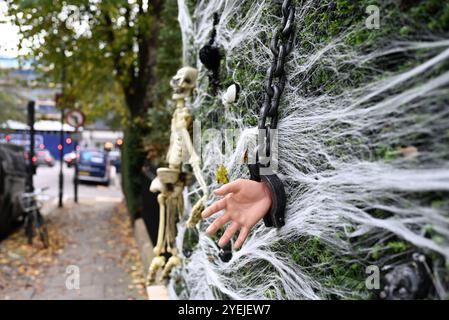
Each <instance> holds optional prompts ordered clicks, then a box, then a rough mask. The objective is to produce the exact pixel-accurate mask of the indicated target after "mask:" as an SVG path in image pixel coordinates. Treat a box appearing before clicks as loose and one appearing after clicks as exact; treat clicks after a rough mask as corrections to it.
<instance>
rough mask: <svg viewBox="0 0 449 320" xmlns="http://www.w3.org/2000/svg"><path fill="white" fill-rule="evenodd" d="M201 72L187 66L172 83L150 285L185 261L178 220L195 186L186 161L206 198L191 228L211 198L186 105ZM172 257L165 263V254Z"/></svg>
mask: <svg viewBox="0 0 449 320" xmlns="http://www.w3.org/2000/svg"><path fill="white" fill-rule="evenodd" d="M197 76H198V71H197V70H196V69H194V68H191V67H184V68H182V69H180V70H178V72H177V73H176V75H175V76H174V77H173V78H172V80H171V81H170V85H171V87H172V88H173V96H172V99H173V100H175V102H176V109H175V112H174V113H173V117H172V121H171V134H170V146H169V149H168V153H167V162H168V168H159V169H157V178H156V179H154V180H153V182H152V183H151V186H150V191H151V192H160V194H159V195H158V197H157V200H158V203H159V208H160V209H159V230H158V239H157V243H156V246H155V247H154V254H155V257H154V259H153V261H152V262H151V265H150V269H149V272H148V279H147V280H148V283H149V284H153V283H154V282H155V280H156V274H157V272H158V270H159V269H162V268H164V269H163V272H162V275H161V280H165V279H166V278H167V277H168V276H169V274H170V271H171V270H172V269H173V268H174V267H176V266H178V265H180V264H181V258H180V257H179V256H178V251H177V249H176V244H175V238H176V220H177V219H176V218H177V217H178V219H179V220H181V218H182V215H183V212H184V201H183V194H182V191H183V190H184V187H185V186H188V185H190V184H191V180H192V179H191V178H192V177H191V174H190V175H189V174H188V173H185V172H182V170H181V168H182V164H183V160H185V159H187V160H188V163H189V164H190V165H191V166H192V169H193V174H194V176H195V178H196V180H197V181H198V184H199V185H200V187H201V189H202V192H203V196H202V198H201V199H200V200H198V202H197V203H196V204H195V205H194V206H193V208H192V211H191V213H190V216H189V219H188V221H187V226H188V227H190V228H194V227H195V226H196V224H197V223H198V221H199V220H200V219H201V211H202V210H203V209H204V205H203V203H204V201H205V200H206V199H207V196H208V189H207V186H206V183H205V181H204V178H203V176H202V173H201V170H200V158H199V157H198V155H197V154H196V153H195V150H194V148H193V144H192V140H191V138H190V133H189V130H188V129H189V127H190V126H191V124H192V115H191V112H190V109H189V108H188V107H187V106H186V99H187V98H188V97H189V96H191V94H192V92H193V90H194V88H195V86H196V79H197ZM167 253H169V254H171V257H170V258H169V259H168V261H167V263H165V262H166V261H165V259H166V258H165V255H166V254H167Z"/></svg>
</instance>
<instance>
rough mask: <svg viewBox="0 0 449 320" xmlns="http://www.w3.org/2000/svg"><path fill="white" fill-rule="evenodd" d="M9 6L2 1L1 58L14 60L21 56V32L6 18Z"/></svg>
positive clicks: (0, 19)
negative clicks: (19, 50) (19, 46)
mask: <svg viewBox="0 0 449 320" xmlns="http://www.w3.org/2000/svg"><path fill="white" fill-rule="evenodd" d="M6 11H7V5H6V2H5V1H4V0H0V57H8V58H14V57H17V55H18V54H19V52H18V47H17V46H18V44H19V30H18V28H17V27H16V26H13V25H12V24H11V22H10V21H8V19H7V17H6V16H5V14H6Z"/></svg>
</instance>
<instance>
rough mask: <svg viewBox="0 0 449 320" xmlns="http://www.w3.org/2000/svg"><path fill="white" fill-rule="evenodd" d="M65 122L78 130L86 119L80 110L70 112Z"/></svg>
mask: <svg viewBox="0 0 449 320" xmlns="http://www.w3.org/2000/svg"><path fill="white" fill-rule="evenodd" d="M65 120H66V122H67V123H68V124H69V125H71V126H72V127H74V128H76V129H78V128H79V127H82V126H83V125H84V121H85V120H86V117H85V115H84V113H82V112H81V111H80V110H71V111H69V112H68V113H67V115H66V117H65Z"/></svg>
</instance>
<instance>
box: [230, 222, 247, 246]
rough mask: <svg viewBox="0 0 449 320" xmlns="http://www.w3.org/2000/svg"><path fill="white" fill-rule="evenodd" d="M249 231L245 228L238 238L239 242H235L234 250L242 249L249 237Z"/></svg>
mask: <svg viewBox="0 0 449 320" xmlns="http://www.w3.org/2000/svg"><path fill="white" fill-rule="evenodd" d="M248 234H249V229H248V228H247V227H243V228H242V229H241V230H240V233H239V236H238V238H237V241H235V244H234V249H240V247H241V246H242V245H243V243H244V242H245V240H246V237H248Z"/></svg>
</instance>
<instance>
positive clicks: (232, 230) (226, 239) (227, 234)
mask: <svg viewBox="0 0 449 320" xmlns="http://www.w3.org/2000/svg"><path fill="white" fill-rule="evenodd" d="M239 228H240V225H239V224H238V223H237V222H233V223H232V224H231V225H230V226H229V227H228V228H227V229H226V231H225V232H224V233H223V235H222V236H221V238H220V241H218V245H219V246H220V247H224V246H225V245H226V244H227V243H228V242H229V241H230V240H231V238H232V236H233V235H234V234H235V233H236V232H237V230H238V229H239Z"/></svg>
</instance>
